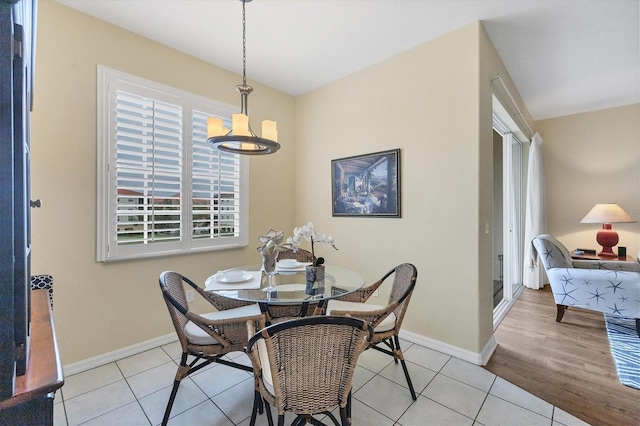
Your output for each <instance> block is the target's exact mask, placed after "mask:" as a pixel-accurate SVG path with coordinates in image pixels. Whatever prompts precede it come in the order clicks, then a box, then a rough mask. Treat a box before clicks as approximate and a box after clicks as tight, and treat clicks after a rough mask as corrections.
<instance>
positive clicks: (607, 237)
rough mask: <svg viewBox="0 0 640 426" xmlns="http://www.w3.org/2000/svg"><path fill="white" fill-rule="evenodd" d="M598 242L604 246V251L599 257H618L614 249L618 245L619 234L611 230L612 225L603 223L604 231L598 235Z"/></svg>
mask: <svg viewBox="0 0 640 426" xmlns="http://www.w3.org/2000/svg"><path fill="white" fill-rule="evenodd" d="M596 241H597V242H598V244H600V245H601V246H602V251H601V252H600V253H598V256H604V257H618V255H617V254H615V253H614V252H613V250H612V248H613V247H614V246H615V245H616V244H618V233H617V232H616V231H614V230H613V229H611V224H610V223H603V224H602V229H601V230H600V231H598V233H597V234H596Z"/></svg>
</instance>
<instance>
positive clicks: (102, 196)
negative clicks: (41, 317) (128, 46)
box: [97, 67, 248, 261]
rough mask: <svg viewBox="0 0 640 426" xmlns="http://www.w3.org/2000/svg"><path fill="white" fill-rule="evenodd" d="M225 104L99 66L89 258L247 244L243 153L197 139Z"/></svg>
mask: <svg viewBox="0 0 640 426" xmlns="http://www.w3.org/2000/svg"><path fill="white" fill-rule="evenodd" d="M234 112H236V111H235V110H234V109H233V108H232V107H230V106H228V105H224V104H221V103H219V102H215V101H213V100H210V99H205V98H202V97H199V96H196V95H193V94H190V93H186V92H183V91H180V90H177V89H174V88H171V87H167V86H164V85H161V84H158V83H154V82H151V81H147V80H144V79H141V78H138V77H135V76H131V75H128V74H125V73H121V72H118V71H114V70H110V69H108V68H105V67H98V190H97V194H98V197H97V212H98V213H97V245H98V247H97V259H98V261H109V260H121V259H131V258H140V257H150V256H160V255H170V254H178V253H186V252H192V251H198V250H213V249H224V248H231V247H239V246H246V245H247V237H246V233H247V219H248V218H247V212H248V208H247V199H248V197H247V184H246V181H247V179H246V177H247V172H248V170H247V168H248V164H247V160H246V159H245V158H244V157H241V156H239V155H237V154H229V153H223V152H220V151H213V150H212V149H211V148H210V147H209V146H208V145H207V143H206V139H207V135H206V133H207V129H206V127H207V125H206V122H207V117H211V116H215V117H219V118H222V119H223V120H225V121H229V118H230V117H231V114H232V113H234ZM226 125H227V127H230V122H227V123H226Z"/></svg>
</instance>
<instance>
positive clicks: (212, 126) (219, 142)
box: [207, 0, 280, 155]
mask: <svg viewBox="0 0 640 426" xmlns="http://www.w3.org/2000/svg"><path fill="white" fill-rule="evenodd" d="M240 1H241V2H242V84H239V85H237V86H236V90H237V91H238V92H239V93H240V114H232V119H231V130H229V129H227V128H225V127H224V124H223V122H222V119H221V118H215V117H209V118H208V119H207V143H208V144H209V145H210V146H211V148H213V149H219V150H220V151H225V152H231V153H234V154H245V155H266V154H272V153H274V152H276V151H277V150H279V149H280V144H279V143H278V142H277V140H278V130H277V128H276V122H275V121H271V120H264V121H263V122H262V137H259V136H257V135H256V134H255V133H254V132H253V130H251V126H250V125H249V107H248V98H249V94H250V93H251V92H252V91H253V87H251V86H249V85H247V48H246V43H247V38H246V23H247V22H246V18H245V3H248V2H250V1H251V0H240Z"/></svg>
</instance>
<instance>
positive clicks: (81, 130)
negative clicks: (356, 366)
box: [32, 2, 523, 364]
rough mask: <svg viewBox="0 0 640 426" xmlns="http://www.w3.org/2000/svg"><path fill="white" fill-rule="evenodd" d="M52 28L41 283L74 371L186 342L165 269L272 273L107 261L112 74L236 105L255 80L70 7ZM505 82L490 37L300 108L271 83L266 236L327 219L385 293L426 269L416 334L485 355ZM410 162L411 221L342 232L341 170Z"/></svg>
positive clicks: (393, 65)
mask: <svg viewBox="0 0 640 426" xmlns="http://www.w3.org/2000/svg"><path fill="white" fill-rule="evenodd" d="M38 19H39V22H38V24H39V28H38V53H37V58H38V59H37V62H36V64H37V65H36V66H37V68H36V91H35V93H36V98H35V108H36V109H35V111H34V114H33V136H32V150H33V168H32V175H33V179H32V186H33V195H34V196H33V197H32V198H42V199H43V202H44V207H43V208H42V209H40V210H38V211H34V215H33V235H34V237H33V248H34V256H33V272H34V273H51V274H53V275H54V277H55V288H56V290H55V299H56V301H55V311H54V315H55V320H56V328H57V333H58V339H59V343H60V348H61V351H62V356H63V363H64V364H69V363H72V362H76V361H80V360H83V359H86V358H89V357H93V356H97V355H100V354H103V353H106V352H109V351H113V350H116V349H119V348H122V347H126V346H129V345H132V344H135V343H138V342H141V341H144V340H148V339H151V338H154V337H158V336H161V335H164V334H167V333H170V332H171V325H170V323H169V319H168V316H167V314H166V308H165V307H164V305H163V302H162V299H161V297H160V294H159V290H158V287H157V277H158V274H159V273H160V272H161V271H162V270H165V269H175V270H178V271H183V272H184V273H185V275H188V276H190V277H191V278H193V279H195V280H197V281H199V282H202V281H203V280H204V279H205V277H206V276H208V275H210V274H211V273H213V272H215V271H216V270H218V269H220V268H224V267H227V266H231V265H234V264H238V263H251V262H257V261H258V260H259V258H258V256H257V254H256V252H255V245H251V244H250V246H249V247H248V248H246V249H241V250H235V251H230V252H212V253H206V254H197V255H189V256H176V257H168V258H159V259H152V260H141V261H131V262H118V263H110V264H100V263H96V262H95V213H96V212H95V198H96V197H95V191H96V189H95V188H96V166H95V161H96V160H95V158H96V139H95V138H96V124H95V123H96V110H95V108H96V107H95V105H96V98H95V91H96V66H97V64H101V65H105V66H108V67H111V68H114V69H118V70H121V71H124V72H128V73H131V74H135V75H138V76H141V77H144V78H148V79H151V80H155V81H158V82H161V83H164V84H168V85H171V86H174V87H178V88H180V89H183V90H188V91H191V92H194V93H197V94H199V95H203V96H208V97H211V98H214V99H218V100H221V101H224V102H227V103H230V104H233V105H237V104H238V102H239V98H238V97H237V94H236V92H235V90H234V87H235V84H237V83H238V82H239V81H238V79H239V77H238V76H237V75H235V74H231V73H228V72H226V71H223V70H220V69H218V68H215V67H212V66H210V65H207V64H205V63H203V62H201V61H198V60H196V59H194V58H192V57H189V56H185V55H182V54H180V53H177V52H175V51H173V50H171V49H168V48H166V47H163V46H161V45H158V44H156V43H153V42H151V41H149V40H146V39H143V38H140V37H138V36H135V35H133V34H131V33H128V32H125V31H123V30H121V29H118V28H116V27H113V26H111V25H108V24H106V23H103V22H101V21H98V20H95V19H93V18H90V17H87V16H85V15H82V14H80V13H78V12H75V11H73V10H71V9H68V8H66V7H64V6H61V5H59V4H57V3H54V2H42V3H41V6H40V10H39V18H38ZM498 72H499V73H500V74H501V75H503V76H505V79H506V80H507V82H508V84H511V83H510V81H509V79H508V75H507V73H506V70H505V69H504V66H503V65H502V62H501V61H500V58H499V57H498V55H497V53H496V51H495V49H494V48H493V45H492V44H491V42H490V40H489V38H488V36H487V35H486V33H485V31H484V29H483V27H482V25H481V24H480V23H474V24H471V25H468V26H466V27H464V28H462V29H460V30H458V31H454V32H452V33H450V34H448V35H446V36H444V37H441V38H439V39H437V40H434V41H432V42H429V43H426V44H424V45H422V46H419V47H417V48H415V49H413V50H410V51H408V52H405V53H403V54H401V55H398V56H396V57H394V58H391V59H389V60H387V61H384V62H382V63H380V64H377V65H375V66H372V67H370V68H368V69H366V70H364V71H361V72H358V73H356V74H354V75H352V76H349V77H347V78H345V79H342V80H340V81H338V82H335V83H333V84H330V85H328V86H326V87H324V88H322V89H319V90H316V91H314V92H312V93H309V94H307V95H305V96H302V97H300V98H298V99H295V100H293V99H292V98H290V97H288V96H285V95H282V94H280V93H278V92H276V91H273V90H271V89H269V88H266V87H263V86H260V85H257V84H255V85H254V86H255V88H256V91H255V92H254V94H252V96H251V114H252V115H251V118H252V121H255V122H258V121H259V120H262V119H264V118H273V119H275V120H277V121H278V126H279V135H280V140H281V142H282V144H283V148H282V150H281V151H280V152H279V153H278V154H277V155H274V156H269V157H264V158H251V160H250V161H251V166H250V167H251V168H250V170H251V172H250V173H251V178H250V194H251V197H250V203H251V208H250V235H255V236H257V235H259V234H260V233H262V232H264V231H266V229H267V228H269V227H275V228H277V229H284V230H288V229H291V228H292V227H293V226H294V225H299V224H301V223H303V222H306V221H308V220H311V221H313V222H314V223H315V224H316V227H317V229H318V230H319V231H320V232H323V233H331V234H333V235H334V236H335V237H336V243H337V245H338V247H339V249H340V250H339V251H337V252H335V251H333V250H331V249H329V248H328V247H326V246H325V247H322V246H321V247H319V248H318V250H320V254H321V255H323V256H325V257H326V258H327V261H328V262H330V263H335V264H341V265H349V266H351V267H353V268H355V269H357V270H360V271H363V272H364V273H365V275H366V278H367V279H368V280H369V281H372V280H375V279H377V278H379V277H380V276H381V275H382V274H383V273H385V272H386V271H387V270H388V269H389V268H391V267H392V266H394V265H396V264H398V263H401V262H412V263H414V264H415V265H416V266H417V268H418V271H419V278H418V286H417V290H416V293H415V296H414V299H413V300H412V302H411V308H410V310H409V313H408V317H407V318H406V320H405V328H406V329H407V330H408V331H411V332H414V333H417V334H419V335H422V336H425V337H428V338H432V339H436V340H439V341H441V342H444V343H447V344H450V345H453V346H457V347H460V348H463V349H466V350H469V351H471V352H480V351H481V350H482V349H483V347H484V346H485V345H486V343H487V341H488V340H489V339H490V337H491V335H492V331H493V329H492V283H491V281H492V250H491V247H492V229H491V224H492V222H493V220H492V215H493V212H492V205H493V200H492V179H493V177H492V176H493V166H492V162H493V161H492V159H493V150H492V139H493V138H492V127H491V93H492V91H493V85H492V84H491V79H492V78H494V77H495V75H496V73H498ZM511 90H512V91H514V89H513V87H512V88H511ZM520 108H521V109H522V108H523V107H522V105H521V106H520ZM296 142H297V143H296ZM394 148H401V149H402V154H401V165H402V175H401V183H402V190H401V201H402V218H400V219H381V218H333V217H332V216H331V185H330V162H331V160H332V159H336V158H341V157H346V156H351V155H356V154H362V153H370V152H375V151H381V150H387V149H394ZM294 178H295V179H294ZM276 205H278V206H279V207H277V208H276V207H275V206H276ZM485 225H486V226H488V232H487V233H485ZM385 291H386V290H385ZM385 291H383V292H382V293H381V297H380V302H381V303H382V301H383V300H384V299H385V298H386V296H387V294H386V293H385Z"/></svg>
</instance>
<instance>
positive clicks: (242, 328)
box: [159, 271, 265, 425]
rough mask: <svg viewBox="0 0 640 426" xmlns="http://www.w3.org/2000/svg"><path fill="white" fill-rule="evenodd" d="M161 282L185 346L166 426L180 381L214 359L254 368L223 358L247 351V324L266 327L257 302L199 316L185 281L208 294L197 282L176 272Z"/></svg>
mask: <svg viewBox="0 0 640 426" xmlns="http://www.w3.org/2000/svg"><path fill="white" fill-rule="evenodd" d="M159 281H160V289H161V290H162V297H163V298H164V301H165V302H166V304H167V308H168V309H169V315H170V316H171V320H172V321H173V326H174V327H175V329H176V333H177V335H178V340H179V341H180V346H182V357H181V358H180V365H179V367H178V371H177V372H176V377H175V380H174V382H173V389H172V390H171V395H170V397H169V402H168V403H167V408H166V410H165V413H164V417H163V419H162V424H163V425H166V424H167V421H168V420H169V416H170V414H171V408H172V407H173V402H174V400H175V397H176V394H177V392H178V387H179V386H180V382H181V381H182V379H184V378H185V377H187V376H188V375H189V374H191V373H193V372H195V371H198V370H200V369H201V368H203V367H205V366H207V365H209V364H211V363H212V362H216V363H219V364H224V365H227V366H229V367H234V368H238V369H241V370H245V371H253V369H252V368H251V367H249V366H246V365H243V364H238V363H235V362H232V361H228V360H226V359H223V358H221V357H222V356H223V355H225V354H227V353H229V352H234V351H244V347H245V346H246V345H247V341H248V335H247V324H248V323H250V324H253V326H257V327H264V326H265V317H264V315H263V314H262V313H261V312H260V308H259V307H258V305H256V304H252V305H247V306H242V307H239V308H232V309H227V310H224V311H218V312H211V313H207V314H202V315H199V314H197V313H195V312H193V311H191V310H190V309H189V305H188V303H187V297H186V294H185V291H184V284H186V285H188V286H190V287H191V288H193V289H194V290H196V291H197V292H198V293H199V294H201V295H204V294H206V292H204V290H202V289H201V288H200V287H199V286H198V285H197V284H195V283H194V282H193V281H191V280H189V279H188V278H186V277H183V276H182V275H180V274H179V273H177V272H173V271H165V272H163V273H162V274H160V279H159ZM189 356H192V357H193V359H192V360H191V361H188V357H189Z"/></svg>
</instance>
